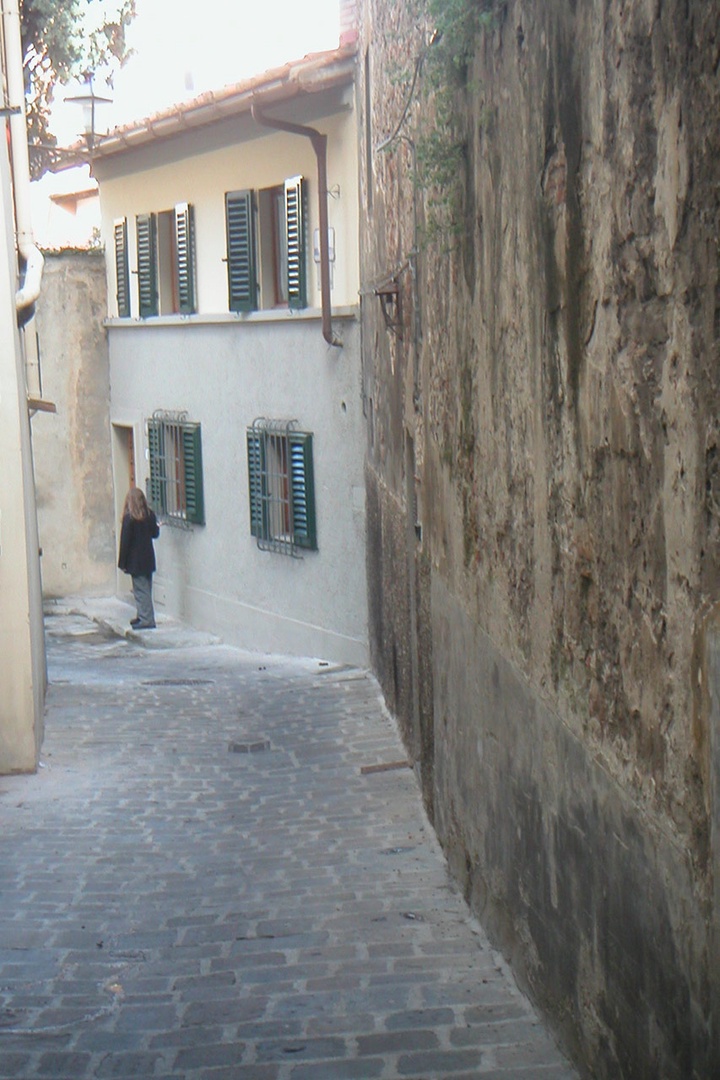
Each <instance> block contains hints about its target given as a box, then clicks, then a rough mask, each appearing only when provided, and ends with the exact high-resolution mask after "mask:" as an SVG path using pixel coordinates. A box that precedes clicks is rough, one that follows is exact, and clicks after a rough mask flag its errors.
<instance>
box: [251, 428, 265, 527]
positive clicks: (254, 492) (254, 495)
mask: <svg viewBox="0 0 720 1080" xmlns="http://www.w3.org/2000/svg"><path fill="white" fill-rule="evenodd" d="M246 436H247V460H248V491H249V494H250V535H251V536H257V537H260V538H261V539H262V538H263V537H264V536H265V530H264V529H263V520H264V514H263V482H262V474H263V469H262V460H263V453H262V439H261V437H260V435H259V434H257V433H256V432H254V431H253V430H252V428H248V430H247V432H246Z"/></svg>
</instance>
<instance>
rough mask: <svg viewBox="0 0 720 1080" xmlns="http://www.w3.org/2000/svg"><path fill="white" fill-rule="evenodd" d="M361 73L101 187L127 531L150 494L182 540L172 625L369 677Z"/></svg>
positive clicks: (110, 157)
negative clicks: (134, 489) (132, 501)
mask: <svg viewBox="0 0 720 1080" xmlns="http://www.w3.org/2000/svg"><path fill="white" fill-rule="evenodd" d="M354 71H355V56H354V48H353V46H352V45H350V46H346V47H341V48H340V49H338V50H336V51H333V52H331V53H325V54H317V55H314V56H310V57H307V58H305V59H304V60H302V61H300V62H298V63H297V64H290V65H286V66H285V67H283V68H281V69H278V70H277V71H273V72H269V73H266V74H264V75H262V76H260V77H259V78H256V79H253V80H250V81H248V82H247V83H243V84H239V85H238V86H233V87H229V88H227V89H226V90H224V91H221V92H220V93H217V94H206V95H203V96H202V97H201V98H199V99H196V100H195V101H193V102H189V103H186V104H184V105H181V106H178V107H177V108H175V109H172V110H169V111H168V112H167V113H164V114H161V115H159V116H156V117H153V118H151V119H150V120H148V121H143V122H141V123H139V124H137V125H131V126H129V127H127V128H124V129H120V130H119V131H116V132H114V133H112V134H111V135H110V136H108V137H107V138H105V139H102V140H100V142H99V144H98V145H97V146H96V148H95V154H94V160H93V169H94V174H95V176H96V177H97V179H98V182H99V187H100V199H101V209H102V221H103V226H102V229H103V235H104V240H105V244H106V249H107V252H108V259H107V271H108V293H109V297H110V302H109V303H110V310H109V313H108V320H107V329H108V344H109V356H110V385H111V402H110V420H111V429H112V430H111V438H112V458H113V476H114V487H115V498H116V514H117V517H118V520H119V516H120V512H121V508H122V503H123V500H124V497H125V493H126V491H127V488H128V486H129V485H130V484H131V483H136V484H138V486H141V487H143V488H145V489H146V490H147V492H148V495H149V497H150V500H151V503H152V504H153V505H154V507H155V509H156V511H157V512H158V514H159V516H160V518H161V520H162V522H163V528H162V530H161V536H160V539H159V540H158V541H157V543H156V550H157V557H158V572H157V575H156V578H155V598H156V603H157V604H158V606H159V609H160V611H162V610H163V609H164V610H166V611H167V612H168V613H171V614H174V615H176V616H178V617H181V618H183V619H185V620H187V621H189V622H190V623H191V624H193V625H196V626H198V627H200V628H203V629H207V630H211V631H215V632H217V633H219V634H221V635H222V636H223V638H224V639H225V640H227V641H229V642H232V643H235V644H238V645H241V646H247V647H251V648H257V649H260V650H267V651H277V652H288V653H295V654H303V655H318V656H323V657H326V658H329V659H334V660H339V661H345V662H354V663H364V662H365V661H366V659H367V615H366V591H365V554H364V552H365V544H364V541H365V513H364V486H363V465H362V461H363V418H362V411H361V396H360V393H359V387H360V366H359V365H360V348H359V324H358V320H357V295H358V219H357V153H356V138H355V108H354ZM321 226H323V227H321ZM323 235H326V236H327V237H328V242H327V244H324V243H322V242H321V237H322V236H323ZM323 278H324V279H325V287H324V288H321V285H322V283H323ZM118 588H119V589H120V590H121V591H123V590H126V589H127V579H124V578H123V576H122V575H120V576H119V578H118Z"/></svg>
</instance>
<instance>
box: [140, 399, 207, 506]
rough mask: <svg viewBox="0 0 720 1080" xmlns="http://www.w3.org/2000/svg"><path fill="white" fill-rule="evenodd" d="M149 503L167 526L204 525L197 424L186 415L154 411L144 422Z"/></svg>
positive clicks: (200, 448) (199, 440) (199, 433)
mask: <svg viewBox="0 0 720 1080" xmlns="http://www.w3.org/2000/svg"><path fill="white" fill-rule="evenodd" d="M148 450H149V460H150V479H149V484H148V492H149V498H150V503H151V505H152V507H153V509H154V510H155V513H156V514H157V515H158V517H159V518H161V519H162V520H164V521H166V522H168V524H185V523H191V524H195V525H204V524H205V507H204V501H203V471H202V440H201V431H200V424H197V423H193V422H191V421H189V420H188V419H187V413H184V412H181V413H172V412H165V411H157V412H154V413H153V415H152V419H150V420H148Z"/></svg>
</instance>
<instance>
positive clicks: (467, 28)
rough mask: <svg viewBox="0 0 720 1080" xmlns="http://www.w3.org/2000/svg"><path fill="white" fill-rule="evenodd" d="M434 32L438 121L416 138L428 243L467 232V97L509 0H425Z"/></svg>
mask: <svg viewBox="0 0 720 1080" xmlns="http://www.w3.org/2000/svg"><path fill="white" fill-rule="evenodd" d="M420 3H421V5H422V10H423V15H424V17H425V19H426V21H427V22H428V23H429V24H430V25H431V26H432V27H433V28H434V32H433V35H432V38H431V41H430V43H429V45H428V47H427V49H426V52H425V54H424V57H423V73H424V80H423V93H424V96H425V98H426V100H430V99H431V100H432V103H433V108H434V112H435V122H434V126H433V128H432V130H429V131H422V132H421V134H420V135H419V137H418V138H417V140H416V157H417V182H418V184H419V186H420V187H421V188H422V189H423V190H425V191H426V192H427V194H428V199H427V206H428V221H427V225H426V230H425V233H426V240H434V239H436V238H437V237H438V236H452V235H453V234H456V233H457V232H459V231H460V230H461V229H462V214H461V206H462V191H463V185H464V181H465V171H466V154H467V147H466V139H465V133H464V128H463V123H462V121H461V119H460V117H461V115H462V113H461V110H460V108H459V104H460V101H461V100H462V97H463V96H464V95H465V94H466V93H467V91H468V90H469V89H470V86H469V82H468V76H469V70H470V66H471V63H472V59H473V57H474V55H475V52H476V50H477V47H478V42H479V39H480V36H481V35H482V34H483V33H484V32H485V31H487V30H489V29H492V27H493V26H494V24H495V22H496V20H497V18H498V15H499V13H500V10H501V9H502V8H503V7H504V5H505V0H420Z"/></svg>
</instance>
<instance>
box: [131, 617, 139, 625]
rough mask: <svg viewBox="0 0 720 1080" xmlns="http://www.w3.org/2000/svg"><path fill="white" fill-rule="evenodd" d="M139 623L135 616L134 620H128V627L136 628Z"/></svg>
mask: <svg viewBox="0 0 720 1080" xmlns="http://www.w3.org/2000/svg"><path fill="white" fill-rule="evenodd" d="M139 622H140V620H139V618H138V617H137V615H136V616H135V618H134V619H131V620H130V625H131V626H137V625H138V623H139Z"/></svg>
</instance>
